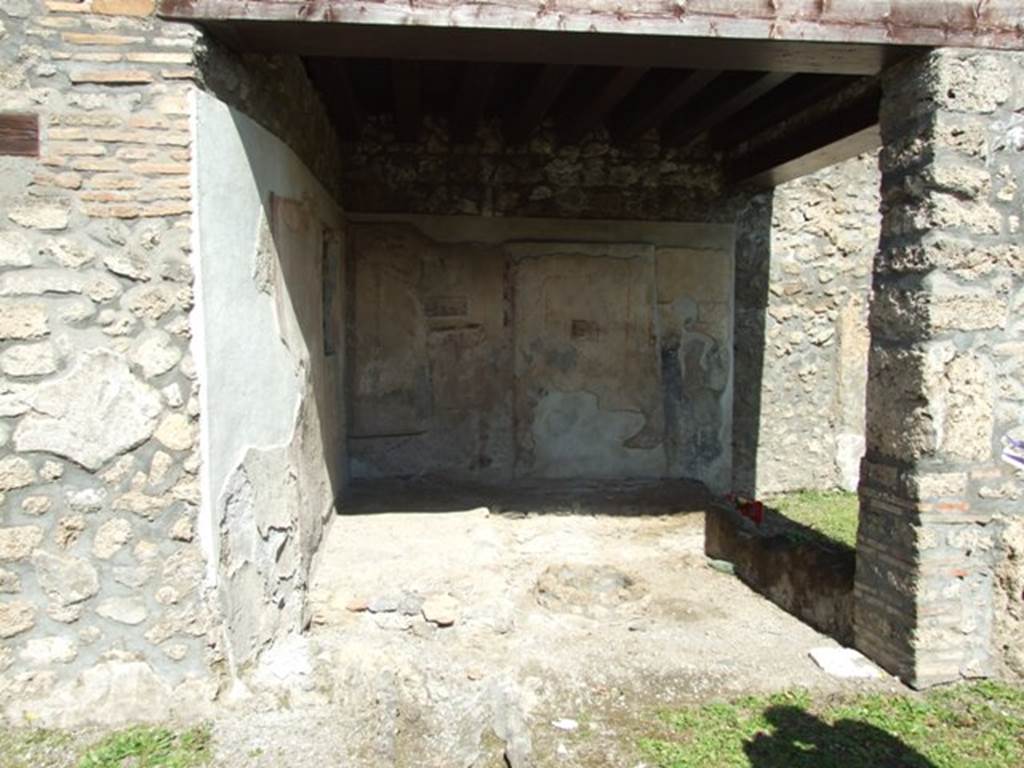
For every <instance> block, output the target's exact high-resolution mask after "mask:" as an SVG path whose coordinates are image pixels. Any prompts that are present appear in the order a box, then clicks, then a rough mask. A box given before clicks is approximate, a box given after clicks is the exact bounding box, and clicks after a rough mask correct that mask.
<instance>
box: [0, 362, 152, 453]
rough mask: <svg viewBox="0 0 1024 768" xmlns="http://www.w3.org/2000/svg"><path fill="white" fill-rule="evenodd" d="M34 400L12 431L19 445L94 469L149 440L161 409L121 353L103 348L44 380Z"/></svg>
mask: <svg viewBox="0 0 1024 768" xmlns="http://www.w3.org/2000/svg"><path fill="white" fill-rule="evenodd" d="M30 402H31V409H32V410H31V412H30V413H29V414H28V415H26V416H25V417H24V418H22V420H21V421H20V422H19V423H18V426H17V428H16V429H15V431H14V445H15V447H16V448H17V450H19V451H47V452H49V453H55V454H57V455H58V456H64V457H66V458H69V459H71V460H72V461H75V462H77V463H79V464H81V465H82V466H84V467H86V468H87V469H93V470H95V469H99V468H100V467H101V466H102V465H103V464H105V463H106V462H107V461H109V460H110V459H112V458H114V457H115V456H116V455H118V454H119V453H123V452H124V451H127V450H129V449H131V448H134V447H135V446H137V445H139V444H140V443H143V442H145V441H146V440H147V439H149V437H150V436H151V435H152V434H153V431H154V429H155V428H156V424H157V418H158V416H159V414H160V411H161V409H162V406H161V402H160V396H159V394H158V393H157V392H156V390H154V389H152V388H151V387H149V386H148V385H147V384H145V383H143V382H142V381H140V380H139V379H137V378H136V377H135V376H134V375H132V373H131V371H130V370H129V369H128V365H127V363H126V361H125V360H124V358H123V357H121V356H120V355H117V354H115V353H112V352H110V351H108V350H99V349H98V350H90V351H87V352H84V353H82V354H81V355H80V356H79V357H78V359H77V360H76V361H75V363H74V365H73V366H72V368H71V369H70V370H69V371H68V372H67V373H66V374H65V375H63V376H61V377H59V378H57V379H53V380H51V381H48V382H46V383H44V384H42V385H40V386H39V387H38V389H37V390H36V392H35V393H34V394H33V395H32V396H31V401H30Z"/></svg>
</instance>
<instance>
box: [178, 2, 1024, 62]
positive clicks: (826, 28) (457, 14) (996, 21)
mask: <svg viewBox="0 0 1024 768" xmlns="http://www.w3.org/2000/svg"><path fill="white" fill-rule="evenodd" d="M158 13H159V14H160V15H162V16H164V17H166V18H174V19H180V20H188V21H199V20H218V19H219V20H260V21H265V22H282V21H290V22H297V23H300V24H303V25H305V26H307V27H313V26H316V25H318V24H325V25H332V26H335V27H344V26H360V25H362V26H404V27H412V28H416V27H419V28H427V27H435V28H450V27H463V28H477V29H491V30H545V31H553V32H558V33H560V34H561V33H569V32H576V33H582V34H588V35H595V36H601V35H605V34H613V33H620V34H628V35H633V36H636V37H639V36H642V35H643V36H646V35H670V36H673V37H675V38H676V39H677V40H678V41H680V42H681V43H682V42H683V41H684V40H686V41H689V40H692V39H697V38H721V39H746V40H770V39H776V40H782V41H786V42H788V41H799V42H804V41H808V42H812V43H821V42H833V43H834V42H839V43H859V44H870V43H875V44H882V45H893V44H895V45H921V46H939V45H953V46H957V45H959V46H968V47H991V48H1006V49H1011V50H1018V49H1020V48H1021V45H1022V43H1024V9H1022V8H1021V5H1020V0H985V2H978V0H944V1H943V2H921V1H920V0H872V1H871V2H865V1H864V0H830V2H813V3H812V2H789V3H779V2H764V1H763V0H761V2H753V1H752V0H715V1H714V2H707V1H706V0H705V1H703V2H686V3H668V2H659V1H658V0H639V2H634V3H629V4H625V5H620V4H617V3H590V2H579V1H578V0H577V1H576V2H571V1H570V2H562V3H558V4H557V7H555V6H551V5H550V4H549V3H546V2H544V0H490V1H489V2H487V3H481V2H480V1H479V0H417V2H415V3H411V2H409V0H376V1H375V2H361V3H354V2H351V0H316V2H311V1H310V0H275V1H274V2H253V0H159V7H158ZM687 44H688V42H687V43H683V44H682V45H681V47H685V46H686V45H687Z"/></svg>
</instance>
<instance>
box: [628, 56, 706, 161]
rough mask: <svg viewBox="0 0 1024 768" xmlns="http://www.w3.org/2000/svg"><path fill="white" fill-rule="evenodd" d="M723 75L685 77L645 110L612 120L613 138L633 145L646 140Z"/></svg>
mask: <svg viewBox="0 0 1024 768" xmlns="http://www.w3.org/2000/svg"><path fill="white" fill-rule="evenodd" d="M720 74H721V72H719V71H718V70H711V69H699V70H696V71H694V72H690V73H688V74H685V75H683V77H682V78H681V79H680V80H679V81H678V82H677V83H676V84H675V85H673V86H672V87H671V88H670V89H669V90H668V92H666V93H664V94H662V95H659V96H658V97H656V98H655V99H653V100H651V101H650V102H649V103H648V104H647V105H646V106H645V107H644V108H641V109H640V110H637V111H634V110H630V111H629V112H624V113H622V114H621V115H619V116H618V117H617V118H613V119H612V124H611V131H612V137H613V138H614V139H615V141H617V142H622V143H625V142H630V141H634V140H636V139H638V138H640V137H641V136H643V135H644V134H645V133H647V131H649V130H651V129H652V128H657V127H659V126H660V125H661V124H662V122H663V121H664V120H665V119H667V118H668V117H669V116H670V115H672V114H674V113H675V112H676V111H677V110H679V109H681V108H682V107H684V106H686V105H687V104H688V103H690V101H691V100H693V98H694V97H695V96H696V95H697V94H698V93H700V92H701V91H702V90H704V88H706V87H707V85H708V84H709V83H710V82H711V81H712V80H714V79H715V78H716V77H718V76H719V75H720Z"/></svg>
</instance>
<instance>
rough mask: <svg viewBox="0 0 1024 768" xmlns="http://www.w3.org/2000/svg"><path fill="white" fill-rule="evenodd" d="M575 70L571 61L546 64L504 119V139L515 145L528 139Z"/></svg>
mask: <svg viewBox="0 0 1024 768" xmlns="http://www.w3.org/2000/svg"><path fill="white" fill-rule="evenodd" d="M575 71H576V67H574V66H573V65H571V64H548V65H546V66H545V67H544V68H543V69H542V70H541V72H540V74H539V75H538V76H537V79H536V80H535V81H534V82H533V85H532V86H531V88H530V92H529V93H528V94H527V96H526V99H525V100H524V101H523V103H522V104H521V105H519V106H518V108H514V109H513V111H511V112H509V114H508V115H507V117H506V118H505V139H506V141H508V142H510V143H513V144H517V143H520V142H523V141H525V140H526V139H527V138H529V136H530V134H531V133H533V131H534V130H535V129H536V128H537V126H539V125H540V123H541V121H542V120H543V119H544V116H545V115H546V114H547V113H548V110H549V109H551V105H552V104H554V103H555V99H557V98H558V94H560V93H561V92H562V89H564V88H565V86H566V84H567V83H568V82H569V78H571V77H572V75H573V72H575Z"/></svg>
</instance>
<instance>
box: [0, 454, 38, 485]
mask: <svg viewBox="0 0 1024 768" xmlns="http://www.w3.org/2000/svg"><path fill="white" fill-rule="evenodd" d="M35 479H36V471H35V469H33V468H32V464H31V463H30V462H29V461H28V460H27V459H25V458H23V457H21V456H10V455H8V456H4V457H3V458H2V459H0V491H12V490H14V489H15V488H24V487H25V486H27V485H31V484H32V483H33V482H35Z"/></svg>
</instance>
